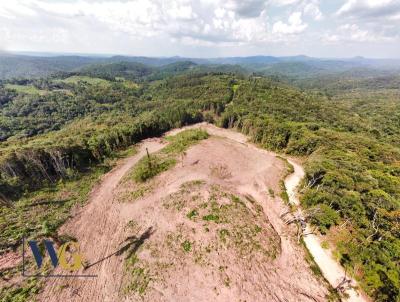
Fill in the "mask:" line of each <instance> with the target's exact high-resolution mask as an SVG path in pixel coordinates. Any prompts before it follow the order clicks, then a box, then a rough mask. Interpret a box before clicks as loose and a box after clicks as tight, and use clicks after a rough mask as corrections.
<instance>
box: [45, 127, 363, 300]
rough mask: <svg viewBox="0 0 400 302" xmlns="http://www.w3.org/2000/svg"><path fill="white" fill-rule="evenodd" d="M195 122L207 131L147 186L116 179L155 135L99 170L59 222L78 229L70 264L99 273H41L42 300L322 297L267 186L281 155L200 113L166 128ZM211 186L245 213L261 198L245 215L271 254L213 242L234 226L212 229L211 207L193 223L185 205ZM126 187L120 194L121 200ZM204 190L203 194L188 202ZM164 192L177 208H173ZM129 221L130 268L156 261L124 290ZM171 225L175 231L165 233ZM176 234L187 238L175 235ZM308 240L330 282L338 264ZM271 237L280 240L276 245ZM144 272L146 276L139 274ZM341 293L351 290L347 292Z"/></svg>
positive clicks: (157, 143)
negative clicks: (99, 176)
mask: <svg viewBox="0 0 400 302" xmlns="http://www.w3.org/2000/svg"><path fill="white" fill-rule="evenodd" d="M193 127H196V128H204V129H206V130H207V132H208V133H209V134H211V135H213V136H215V138H210V139H208V140H206V141H204V142H202V143H200V144H199V145H196V146H194V147H192V148H190V149H189V150H188V152H187V154H186V155H185V158H184V159H182V163H181V164H177V165H176V166H175V167H174V168H172V169H171V170H169V171H167V172H164V173H163V174H161V175H160V176H158V177H156V179H154V180H152V181H151V182H150V183H149V184H148V185H149V187H146V186H147V184H146V186H144V187H138V186H137V184H134V183H132V182H125V183H124V182H123V183H121V180H122V179H123V177H124V175H125V174H127V172H128V171H129V170H130V169H131V168H132V167H133V166H134V165H135V164H136V163H137V162H138V160H139V159H140V158H141V157H143V156H144V155H145V154H146V148H148V150H149V152H156V151H158V150H160V149H161V148H163V147H164V146H165V143H164V142H163V140H162V139H158V138H157V139H151V140H146V141H143V142H142V143H141V144H140V147H139V152H138V153H137V154H136V155H134V156H132V157H130V158H127V159H126V160H125V161H124V162H122V163H121V164H120V165H118V166H117V167H116V168H115V169H114V170H112V171H111V172H110V173H108V174H107V175H105V177H104V179H103V181H102V183H101V184H100V185H99V186H98V187H97V188H95V189H94V190H93V192H92V194H91V196H90V199H89V201H88V203H87V205H86V206H85V207H83V208H82V209H80V210H79V212H78V213H77V214H76V215H75V216H74V217H73V218H71V219H70V220H69V221H68V222H67V223H66V224H65V225H64V226H63V227H62V228H61V230H60V233H65V234H69V235H72V236H74V237H75V238H77V239H78V242H79V244H80V247H81V251H82V252H83V254H84V255H85V257H86V259H87V260H88V263H89V268H87V269H85V270H84V271H79V272H78V274H82V273H84V274H95V275H97V277H96V278H92V279H81V278H69V279H58V278H57V279H48V280H47V281H46V284H45V287H44V290H43V292H42V293H41V294H40V296H39V300H40V301H54V302H56V301H57V302H58V301H60V300H66V301H136V300H145V301H211V300H215V301H236V300H237V301H239V300H241V301H246V300H247V301H321V302H322V301H325V300H326V299H325V296H326V295H327V294H328V292H327V290H326V286H325V284H323V282H321V280H319V279H318V278H317V277H316V276H315V275H314V274H313V273H312V272H311V269H310V268H309V265H308V263H307V262H306V261H305V260H304V259H305V255H304V251H303V250H302V248H301V247H300V246H299V245H298V244H297V242H296V240H294V239H293V237H294V236H293V227H290V226H287V225H285V223H284V222H283V221H282V219H281V218H280V214H281V213H282V212H284V211H286V210H287V208H286V207H285V206H284V205H283V204H282V203H281V202H279V200H280V199H279V198H278V197H272V196H270V194H269V191H268V190H269V189H272V190H275V191H276V192H277V191H278V190H279V179H280V177H281V176H282V174H283V171H284V165H283V164H282V162H281V161H280V160H278V159H277V158H276V156H275V154H274V153H272V152H268V151H266V150H262V149H260V148H257V147H256V146H254V145H252V144H249V143H247V137H246V136H244V135H242V134H240V133H237V132H234V131H230V130H225V129H220V128H217V127H215V126H213V125H209V124H205V123H202V124H197V125H194V126H191V127H185V128H182V129H176V130H173V131H171V132H170V133H168V134H169V135H173V134H176V133H178V132H180V131H183V130H185V129H188V128H193ZM218 137H220V139H219V138H218ZM295 168H296V166H295ZM301 173H304V172H303V170H302V169H301V167H300V169H299V168H297V169H296V170H295V173H294V174H293V175H292V176H290V177H289V178H288V179H287V180H286V186H287V187H288V193H289V195H290V197H291V200H293V201H295V200H296V199H295V198H296V194H295V192H296V191H295V190H296V187H297V184H298V182H299V180H300V179H301V177H302V174H301ZM215 174H217V175H215ZM193 181H194V182H198V181H202V182H204V183H205V184H204V185H202V186H200V187H196V188H195V189H193V192H194V193H195V194H196V195H193V196H192V195H190V196H189V197H190V199H188V200H185V201H183V198H184V196H183V195H182V194H181V195H179V194H178V193H179V192H180V191H181V190H182V186H185V184H187V183H190V182H193ZM216 186H217V187H219V188H220V189H219V190H221V193H218V194H220V196H221V197H220V198H219V199H218V200H217V201H218V202H221V203H222V204H219V208H223V207H224V206H226V205H227V202H228V201H226V200H225V199H226V197H224V196H233V195H236V196H239V197H240V198H242V200H247V201H246V207H245V208H243V209H242V211H243V212H242V213H237V212H235V215H243V217H246V215H247V216H248V217H252V215H255V214H254V213H257V212H258V211H259V208H257V205H260V206H261V209H262V213H263V216H257V215H256V216H254V217H253V218H254V220H255V221H256V222H257V221H258V222H257V224H256V225H255V229H257V230H258V229H260V226H261V230H262V231H261V233H260V234H264V233H265V234H266V236H267V237H262V238H260V240H265V239H266V238H269V239H268V240H269V244H268V243H267V244H264V243H263V245H264V247H265V248H267V249H269V250H267V251H266V252H265V255H267V254H268V255H271V254H273V255H275V256H274V257H272V258H265V259H269V260H268V261H267V260H265V259H264V258H262V257H265V255H264V256H260V255H259V254H257V253H255V254H254V257H249V258H247V257H246V256H244V257H243V256H240V257H238V255H237V253H235V252H234V251H233V250H231V249H226V248H223V246H222V247H221V243H220V242H219V241H218V242H215V238H214V237H212V236H211V235H210V234H211V233H212V232H213V231H215V232H216V234H219V236H220V235H221V231H227V233H234V232H235V230H234V229H232V230H231V229H229V230H228V226H226V228H227V229H226V230H225V229H222V230H221V229H219V230H218V229H216V227H218V224H213V223H212V221H211V222H206V221H205V220H204V217H208V218H206V219H215V218H213V217H214V216H204V217H203V220H201V219H199V220H198V223H197V224H196V223H195V221H196V220H195V219H194V220H193V221H192V220H191V219H188V215H189V214H188V213H196V212H193V210H192V211H190V210H191V209H196V211H197V212H200V211H205V210H202V209H204V208H203V205H204V204H206V201H207V200H208V199H209V198H211V197H210V196H212V195H213V194H215V192H214V191H215V187H216ZM138 192H139V193H140V196H142V197H139V198H135V199H133V198H132V196H137V195H138ZM143 192H145V193H143ZM142 193H143V194H142ZM177 194H178V195H177ZM185 194H187V193H185ZM126 196H128V200H124V199H126ZM202 198H203V199H204V201H202V202H201V203H200V204H196V202H200V201H198V199H202ZM121 200H123V201H121ZM196 200H197V201H196ZM168 202H169V203H171V204H172V206H171V207H172V208H177V209H179V211H176V210H174V211H173V210H171V208H169V207H170V206H169V205H168ZM297 202H298V201H297ZM214 203H215V201H214ZM214 206H215V205H214ZM190 207H192V208H190ZM236 210H237V209H236ZM236 210H235V211H236ZM231 214H232V213H231ZM193 215H194V214H193ZM232 215H233V214H232ZM232 215H231V216H229V219H232V220H233V221H236V220H235V219H239V220H237V221H236V223H235V224H234V225H237V224H239V223H241V222H242V221H241V219H240V217H242V216H239V217H234V216H232ZM261 217H265V218H264V219H261ZM253 218H252V219H253ZM252 219H249V221H250V222H251V220H252ZM260 219H261V220H260ZM133 222H134V223H133ZM207 223H208V224H207ZM253 223H254V222H253ZM132 224H135V225H136V224H138V225H140V228H139V230H140V232H142V231H144V232H143V233H142V235H141V238H143V240H141V247H140V249H137V250H135V251H136V252H137V260H135V261H137V265H139V264H140V265H141V266H140V267H136V268H135V269H134V270H133V271H132V274H137V272H138V271H139V272H141V273H143V272H147V271H148V270H150V271H156V274H155V275H152V276H151V277H148V279H146V277H145V276H143V275H141V276H139V277H140V278H139V279H135V282H134V284H133V285H131V286H133V287H134V288H136V289H137V287H138V284H139V285H140V286H139V290H138V293H137V292H136V293H133V294H129V293H128V294H127V293H126V292H125V289H124V286H125V283H126V280H124V275H125V274H124V266H125V257H121V256H118V255H121V254H120V252H121V244H124V242H126V240H127V238H129V236H130V235H131V234H130V230H129V228H128V227H127V226H129V225H132ZM243 227H246V225H245V226H243ZM213 228H214V229H213ZM251 229H252V230H253V228H251ZM257 232H258V231H257ZM177 233H179V236H177V237H173V236H174V234H177ZM242 235H243V234H241V236H242ZM171 236H172V237H171ZM246 236H247V235H246ZM254 236H256V235H254ZM171 238H172V239H171ZM182 238H188V240H187V241H183V242H181V241H180V240H183V239H182ZM308 238H312V237H307V242H309V240H308ZM189 239H190V240H189ZM313 240H314V241H312V242H310V243H307V246H308V245H310V247H311V248H310V251H311V252H312V254H313V255H314V258H316V261H317V263H318V264H319V265H321V266H322V267H321V270H322V271H323V272H325V271H329V272H328V273H327V276H325V277H326V278H327V280H328V281H329V282H332V283H331V284H335V283H334V282H336V281H337V280H338V279H340V278H341V277H343V275H344V274H342V272H341V271H340V267H339V268H337V267H335V266H333V267H334V268H335V270H333V269H332V268H331V267H329V265H334V264H335V262H334V261H333V260H332V259H330V260H329V258H327V257H328V256H326V254H318V253H320V252H321V248H320V247H319V243H318V242H317V241H315V240H317V239H313ZM188 242H189V243H188ZM238 242H239V243H240V242H241V241H238ZM258 242H259V241H257V242H255V243H254V244H255V250H257V249H259V248H260V247H259V244H258ZM260 242H261V241H260ZM277 242H278V244H279V247H278V248H274V247H275V245H276V244H277ZM184 243H185V244H192V245H193V247H191V246H189V247H187V249H188V251H190V253H187V252H182V246H183V244H184ZM269 245H270V246H269ZM318 247H319V249H318ZM137 248H139V246H138V247H137ZM241 248H247V247H241ZM174 249H175V250H174ZM191 249H193V250H191ZM252 252H254V251H253V250H252ZM322 252H325V251H323V250H322ZM320 255H321V256H320ZM192 256H193V257H194V258H191V257H192ZM260 257H261V258H260ZM154 259H156V260H154ZM199 259H200V260H199ZM263 259H264V260H263ZM272 259H274V260H272ZM332 263H333V264H332ZM222 264H224V265H222ZM324 274H325V273H324ZM137 277H138V276H135V275H132V276H131V278H137ZM143 279H144V280H145V281H146V280H147V281H146V282H145V283H144V284H142V283H143ZM150 280H151V282H150ZM141 282H142V283H141ZM143 290H146V291H147V292H146V296H145V298H144V296H143V293H142V292H141V291H143ZM349 294H350V295H352V293H351V292H349ZM354 299H356V298H354ZM349 301H363V300H349Z"/></svg>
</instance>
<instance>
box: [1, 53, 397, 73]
mask: <svg viewBox="0 0 400 302" xmlns="http://www.w3.org/2000/svg"><path fill="white" fill-rule="evenodd" d="M121 62H127V63H139V64H143V65H146V66H147V67H148V68H151V67H156V68H161V67H163V66H166V65H169V64H174V63H182V62H192V64H197V65H207V66H208V65H238V66H240V67H241V68H244V69H246V70H248V71H250V72H260V73H262V74H266V75H284V76H295V77H297V76H310V75H313V74H315V73H317V74H319V73H323V74H329V73H332V72H334V73H337V72H339V73H340V72H349V71H350V70H351V69H354V68H356V69H360V68H370V69H384V70H396V71H399V70H400V59H368V58H363V57H355V58H350V59H331V58H313V57H308V56H305V55H298V56H284V57H275V56H248V57H220V58H185V57H177V56H176V57H145V56H120V55H118V56H94V55H93V56H83V55H60V56H56V55H51V56H39V54H36V55H21V54H13V53H0V79H10V78H22V77H23V78H37V77H45V76H49V75H51V74H53V73H56V72H74V71H79V70H81V69H83V70H85V69H87V68H89V69H90V68H94V69H98V68H101V67H99V66H101V65H106V64H111V63H121ZM98 64H101V65H99V66H97V67H96V65H98ZM214 67H215V66H214Z"/></svg>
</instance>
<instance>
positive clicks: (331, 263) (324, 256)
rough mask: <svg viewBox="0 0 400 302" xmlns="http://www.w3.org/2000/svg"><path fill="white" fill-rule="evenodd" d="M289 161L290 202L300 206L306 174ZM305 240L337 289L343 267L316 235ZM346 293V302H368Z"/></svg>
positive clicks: (342, 275) (324, 272)
mask: <svg viewBox="0 0 400 302" xmlns="http://www.w3.org/2000/svg"><path fill="white" fill-rule="evenodd" d="M287 160H288V161H289V163H290V164H291V165H292V166H293V168H294V172H293V173H292V174H290V175H289V176H288V177H287V178H286V179H285V186H286V191H287V193H288V195H289V202H290V203H291V204H294V205H299V204H300V201H299V199H298V197H297V187H298V185H299V183H300V181H301V180H302V179H303V177H304V175H305V173H304V170H303V168H302V167H301V166H300V165H299V164H297V163H295V162H294V161H293V160H291V159H289V158H288V159H287ZM309 232H310V226H308V225H307V227H306V230H305V233H309ZM303 240H304V243H305V245H306V247H307V249H308V251H309V252H310V254H311V255H312V256H313V258H314V261H315V263H316V264H317V265H318V267H319V268H320V270H321V272H322V274H323V276H324V277H325V279H326V280H327V281H328V282H329V284H330V285H331V286H332V287H334V288H336V287H337V286H338V285H339V284H340V282H341V281H342V280H343V278H344V277H345V271H344V269H343V267H342V266H341V265H339V264H338V263H337V262H336V261H335V260H334V259H333V257H332V255H331V254H330V252H329V251H328V250H326V249H323V248H322V247H321V242H320V240H319V238H318V237H317V236H316V235H314V234H309V235H306V236H304V239H303ZM346 278H347V279H348V280H350V281H351V284H352V285H353V286H354V285H356V284H357V283H356V281H355V280H354V279H351V278H349V277H348V276H346ZM346 293H347V295H348V298H345V299H344V300H345V301H349V302H365V301H368V300H367V299H365V298H364V297H363V296H362V295H360V294H359V293H358V292H357V291H356V290H355V289H352V288H350V289H348V290H347V291H346Z"/></svg>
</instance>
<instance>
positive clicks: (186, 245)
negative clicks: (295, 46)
mask: <svg viewBox="0 0 400 302" xmlns="http://www.w3.org/2000/svg"><path fill="white" fill-rule="evenodd" d="M182 248H183V250H184V251H185V252H186V253H189V252H190V251H191V250H192V244H191V243H190V241H189V240H185V241H184V242H183V243H182Z"/></svg>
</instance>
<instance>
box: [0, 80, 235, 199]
mask: <svg viewBox="0 0 400 302" xmlns="http://www.w3.org/2000/svg"><path fill="white" fill-rule="evenodd" d="M195 78H196V77H195ZM228 78H229V77H228V76H225V75H224V76H220V77H218V76H216V77H214V78H213V77H209V78H208V79H207V80H204V81H197V80H196V81H194V82H193V79H190V78H188V79H187V83H191V84H190V85H191V86H190V87H191V88H192V89H194V90H199V91H201V90H202V91H204V93H203V94H199V95H198V97H197V98H192V99H190V100H187V99H181V98H174V99H164V98H163V97H160V95H158V94H157V95H155V97H150V98H148V97H146V96H145V95H146V94H145V93H143V96H141V100H139V99H138V98H136V97H133V96H132V97H129V95H126V94H125V92H124V90H122V91H120V90H118V87H119V86H115V87H113V88H111V89H112V90H110V93H111V91H115V90H117V91H116V95H114V97H118V93H120V94H121V97H122V96H124V97H125V99H123V98H121V99H120V100H119V101H118V100H115V102H111V104H112V106H111V107H109V108H108V110H106V111H104V112H102V110H99V111H95V110H94V109H98V107H97V106H95V107H90V106H89V105H90V104H91V102H92V101H90V100H87V98H93V96H94V94H96V89H94V87H97V90H98V89H99V87H98V86H93V87H92V86H91V87H89V88H88V87H81V88H82V91H80V92H79V93H77V95H76V96H75V97H68V96H64V101H60V100H59V99H58V101H57V102H56V103H57V105H58V106H55V107H54V109H56V110H59V111H61V112H64V113H66V112H70V111H71V110H74V108H75V110H76V115H71V116H66V118H65V119H64V120H61V121H59V120H60V119H59V118H57V119H56V120H57V121H59V123H60V124H61V123H65V121H70V120H71V121H73V122H72V124H69V125H67V126H63V128H62V129H61V130H59V131H53V132H50V133H48V134H44V135H37V133H35V134H33V135H35V136H34V137H32V138H25V139H22V140H21V139H20V140H9V141H7V142H3V143H2V144H1V145H0V147H1V148H0V192H1V193H2V195H3V196H5V197H7V198H11V199H14V198H18V196H20V195H21V194H22V193H23V192H24V191H26V190H34V189H38V188H40V187H43V186H46V185H48V184H51V183H54V182H55V181H57V180H58V179H63V178H66V177H69V176H70V175H73V173H74V172H75V171H84V170H85V169H86V168H87V167H89V166H91V165H93V164H96V163H99V162H101V161H102V160H104V159H105V158H107V157H109V156H110V155H111V154H112V153H113V152H114V151H116V150H119V149H123V148H125V147H127V146H129V145H132V144H134V143H137V142H139V141H140V140H142V139H144V138H147V137H153V136H158V135H160V134H162V133H164V132H165V131H167V130H169V129H171V128H175V127H180V126H183V125H187V124H191V123H196V122H200V121H202V120H203V119H204V116H206V117H207V116H208V117H210V116H213V115H215V114H216V115H218V114H219V113H220V112H221V111H222V110H223V108H224V105H225V104H226V102H228V101H229V100H230V97H231V94H230V91H231V89H230V87H229V80H228ZM211 80H214V85H210V84H211V82H210V81H211ZM176 81H178V82H179V81H180V79H176ZM168 83H169V82H165V83H164V84H163V83H161V84H160V86H157V87H159V88H160V87H164V88H165V87H169V85H170V83H169V84H168ZM157 85H158V84H157ZM77 86H80V85H79V84H78V85H77ZM77 89H78V88H77ZM147 89H148V90H151V91H153V92H154V93H157V91H161V90H162V89H163V88H160V90H157V88H154V90H152V89H150V88H147ZM168 89H169V88H168ZM168 89H167V90H168ZM100 91H101V89H100ZM104 95H106V94H105V93H103V97H104ZM50 97H53V98H54V97H58V98H59V97H60V96H55V95H51V96H49V98H50ZM29 100H30V102H27V106H26V108H27V110H31V111H33V112H35V114H34V116H35V117H36V119H34V118H33V116H32V118H33V121H37V120H40V119H39V116H42V115H41V114H38V111H37V110H38V108H42V109H41V110H43V107H41V106H36V105H35V104H36V103H35V102H33V99H32V98H30V99H29ZM70 102H72V104H71V103H70ZM45 108H46V109H47V110H50V109H49V108H50V107H48V106H46V107H45ZM4 112H7V111H3V114H4ZM57 112H58V111H57ZM203 113H204V114H203ZM206 113H207V114H206ZM23 116H28V117H29V116H30V112H25V113H24V114H23ZM50 116H51V114H50ZM80 116H82V117H83V116H88V117H87V118H85V119H84V120H82V119H78V117H80ZM35 129H36V125H35V124H34V123H32V124H28V125H26V128H25V131H34V130H35Z"/></svg>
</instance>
